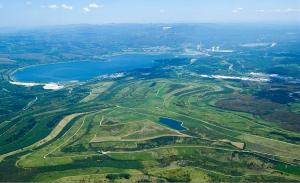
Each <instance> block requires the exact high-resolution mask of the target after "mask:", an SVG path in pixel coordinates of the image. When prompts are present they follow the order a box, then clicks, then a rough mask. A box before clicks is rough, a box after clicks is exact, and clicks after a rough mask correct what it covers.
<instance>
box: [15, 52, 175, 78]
mask: <svg viewBox="0 0 300 183" xmlns="http://www.w3.org/2000/svg"><path fill="white" fill-rule="evenodd" d="M163 58H170V55H147V54H127V55H118V56H113V57H111V58H108V59H106V60H104V61H75V62H65V63H56V64H46V65H36V66H32V67H27V68H24V69H20V70H18V71H17V72H15V73H14V75H13V78H14V79H15V80H16V81H19V82H62V81H73V80H78V81H86V80H89V79H92V78H95V77H97V76H100V75H104V74H113V73H117V72H127V71H132V70H135V69H141V68H151V67H153V66H154V60H158V59H163Z"/></svg>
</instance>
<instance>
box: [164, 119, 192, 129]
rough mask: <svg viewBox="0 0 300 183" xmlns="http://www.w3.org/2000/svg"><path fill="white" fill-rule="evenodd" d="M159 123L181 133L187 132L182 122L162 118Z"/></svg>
mask: <svg viewBox="0 0 300 183" xmlns="http://www.w3.org/2000/svg"><path fill="white" fill-rule="evenodd" d="M159 122H160V123H161V124H163V125H166V126H168V127H170V128H173V129H175V130H179V131H183V130H187V129H186V128H185V127H183V123H182V122H180V121H176V120H174V119H170V118H165V117H161V118H159Z"/></svg>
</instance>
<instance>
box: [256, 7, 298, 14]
mask: <svg viewBox="0 0 300 183" xmlns="http://www.w3.org/2000/svg"><path fill="white" fill-rule="evenodd" d="M256 12H258V13H300V9H295V8H286V9H269V10H264V9H260V10H256Z"/></svg>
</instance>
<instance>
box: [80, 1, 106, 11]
mask: <svg viewBox="0 0 300 183" xmlns="http://www.w3.org/2000/svg"><path fill="white" fill-rule="evenodd" d="M102 7H103V6H102V5H98V4H96V3H90V4H88V5H87V6H86V7H83V8H82V9H83V11H85V12H90V11H92V9H98V8H102Z"/></svg>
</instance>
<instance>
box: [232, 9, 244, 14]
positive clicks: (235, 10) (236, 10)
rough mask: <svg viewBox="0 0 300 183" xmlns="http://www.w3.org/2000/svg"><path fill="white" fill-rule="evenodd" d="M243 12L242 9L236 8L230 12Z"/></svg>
mask: <svg viewBox="0 0 300 183" xmlns="http://www.w3.org/2000/svg"><path fill="white" fill-rule="evenodd" d="M243 10H244V8H236V9H234V10H232V13H239V12H241V11H243Z"/></svg>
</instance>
